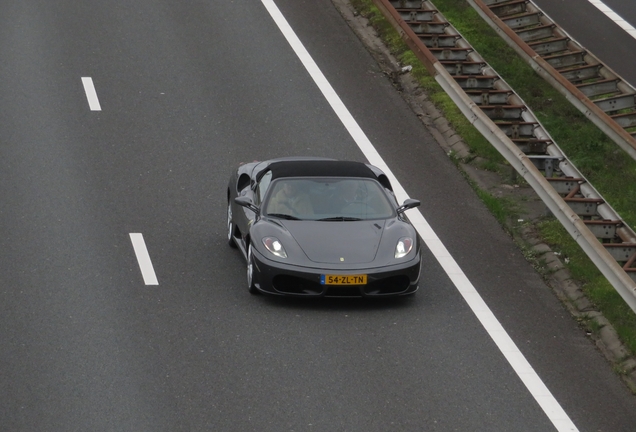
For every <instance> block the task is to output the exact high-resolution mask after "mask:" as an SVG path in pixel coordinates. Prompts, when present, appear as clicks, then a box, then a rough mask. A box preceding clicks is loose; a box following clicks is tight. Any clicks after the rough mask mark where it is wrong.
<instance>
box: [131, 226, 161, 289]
mask: <svg viewBox="0 0 636 432" xmlns="http://www.w3.org/2000/svg"><path fill="white" fill-rule="evenodd" d="M130 241H131V242H132V245H133V249H135V255H137V261H138V262H139V269H140V270H141V275H142V276H143V278H144V282H145V283H146V285H159V281H157V275H155V269H154V268H153V267H152V261H150V255H149V254H148V249H147V248H146V242H144V236H143V235H142V234H140V233H130Z"/></svg>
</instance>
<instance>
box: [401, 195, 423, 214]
mask: <svg viewBox="0 0 636 432" xmlns="http://www.w3.org/2000/svg"><path fill="white" fill-rule="evenodd" d="M419 205H420V200H416V199H411V198H409V199H407V200H406V201H404V204H402V205H401V206H399V207H398V208H397V212H398V213H404V212H405V211H407V210H408V209H412V208H415V207H419Z"/></svg>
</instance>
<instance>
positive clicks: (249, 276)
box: [247, 245, 254, 288]
mask: <svg viewBox="0 0 636 432" xmlns="http://www.w3.org/2000/svg"><path fill="white" fill-rule="evenodd" d="M253 270H254V269H253V268H252V246H251V245H250V246H248V248H247V287H248V288H252V277H253V274H252V272H253Z"/></svg>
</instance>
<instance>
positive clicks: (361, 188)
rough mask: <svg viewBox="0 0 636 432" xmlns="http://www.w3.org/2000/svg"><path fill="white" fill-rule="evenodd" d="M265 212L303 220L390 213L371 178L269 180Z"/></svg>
mask: <svg viewBox="0 0 636 432" xmlns="http://www.w3.org/2000/svg"><path fill="white" fill-rule="evenodd" d="M269 189H270V190H269V191H268V194H267V195H268V196H267V198H266V202H265V203H264V205H263V209H264V211H265V214H267V215H270V216H274V217H281V218H289V216H292V217H293V218H297V219H307V220H366V219H386V218H389V217H392V216H394V214H395V213H394V208H393V206H392V205H391V202H390V201H389V198H388V197H387V196H386V194H385V192H384V190H383V188H382V186H381V185H380V184H379V183H378V182H376V181H374V180H371V179H358V178H346V179H342V178H311V179H308V178H281V179H278V180H275V181H274V182H272V184H271V186H270V188H269Z"/></svg>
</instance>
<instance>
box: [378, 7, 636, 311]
mask: <svg viewBox="0 0 636 432" xmlns="http://www.w3.org/2000/svg"><path fill="white" fill-rule="evenodd" d="M373 1H374V3H375V4H376V6H377V7H378V9H379V10H380V11H381V12H382V13H383V14H384V16H385V17H386V18H387V19H388V21H389V22H390V23H391V24H392V25H393V26H394V27H395V29H396V30H397V31H398V33H399V34H400V36H401V37H402V38H403V39H404V41H405V42H406V43H407V44H408V46H409V47H410V48H411V50H412V51H413V52H414V53H415V55H416V56H417V57H418V58H419V60H420V61H422V63H423V64H424V65H425V67H426V68H427V69H428V71H429V73H430V74H431V75H432V76H433V77H434V78H435V80H436V81H437V82H438V83H439V84H440V86H441V87H442V88H443V89H444V90H445V91H446V93H448V95H449V96H450V97H451V99H452V100H453V102H455V104H456V105H457V106H458V107H459V109H460V110H461V111H462V113H463V114H464V115H465V116H466V118H467V119H468V120H469V121H470V122H471V123H472V124H473V125H474V126H475V127H476V128H477V129H478V130H479V131H480V132H481V133H482V134H483V135H484V137H486V139H488V141H489V142H490V143H491V144H492V145H493V146H494V147H495V148H496V149H497V150H498V151H499V152H500V153H501V154H502V155H503V156H504V157H505V159H506V160H507V161H508V162H509V163H510V164H511V165H512V167H513V168H515V170H517V172H518V173H519V175H521V176H522V177H523V178H524V179H525V180H526V182H528V184H529V185H530V186H531V187H532V188H533V189H534V190H535V192H536V193H537V195H539V197H540V198H541V199H542V200H543V202H544V203H545V204H546V206H547V207H548V209H549V210H550V211H551V212H552V213H553V214H554V215H555V217H556V218H557V219H558V220H559V221H560V222H561V224H562V225H563V226H564V227H565V228H566V230H567V231H568V232H569V233H570V235H571V236H572V237H573V238H574V239H575V240H576V241H577V243H578V244H579V246H581V248H582V249H583V250H584V251H585V253H586V254H587V255H588V256H589V257H590V259H591V260H592V262H593V263H594V264H595V265H596V266H597V267H598V269H599V270H600V271H601V272H602V273H603V275H604V276H605V277H606V278H607V279H608V281H609V282H610V283H611V284H612V286H613V287H614V289H616V291H617V292H618V293H619V294H620V295H621V297H622V298H623V299H624V300H625V302H626V303H627V304H628V305H629V306H630V307H631V309H632V310H633V311H635V312H636V233H634V231H633V230H632V229H631V228H630V227H629V226H628V225H627V224H626V223H625V222H624V221H623V220H621V218H620V217H619V216H618V214H617V213H616V212H615V211H614V209H612V207H611V206H610V205H609V204H608V203H606V202H605V200H604V199H603V198H602V197H601V195H600V194H599V193H598V192H597V191H596V189H594V187H593V186H592V185H591V184H589V182H588V181H587V180H586V179H585V178H584V177H583V175H582V174H581V173H580V172H579V171H578V170H577V169H576V168H575V167H574V165H572V163H571V162H570V161H569V160H568V159H567V157H566V156H565V154H564V153H563V152H562V151H561V149H560V148H559V147H558V145H557V144H556V143H555V142H554V141H553V139H552V138H551V137H550V135H549V134H548V132H547V131H546V130H545V129H544V128H543V126H542V125H541V124H540V123H539V121H538V120H537V118H536V117H535V116H534V114H533V113H532V111H531V110H530V109H529V108H528V107H527V106H526V104H525V103H524V101H523V100H522V99H521V98H520V97H519V96H518V95H517V94H516V93H515V92H514V90H513V89H512V88H511V87H510V86H509V85H508V84H507V83H506V82H505V81H504V80H503V79H502V78H501V77H500V76H499V75H498V74H497V72H496V71H495V70H493V69H492V68H491V67H490V66H489V65H488V63H486V61H485V60H484V59H483V58H482V57H481V56H480V55H479V54H478V53H477V52H476V51H475V50H474V49H473V48H472V46H471V45H470V44H469V43H468V42H467V41H466V40H465V39H464V38H463V37H462V36H461V35H460V34H459V32H458V31H457V30H456V29H455V28H454V27H453V26H452V25H451V24H450V23H449V22H448V21H447V20H446V19H444V17H443V16H442V14H440V13H439V12H438V11H437V10H436V9H435V7H434V5H433V4H432V3H431V2H430V1H428V0H373Z"/></svg>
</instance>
